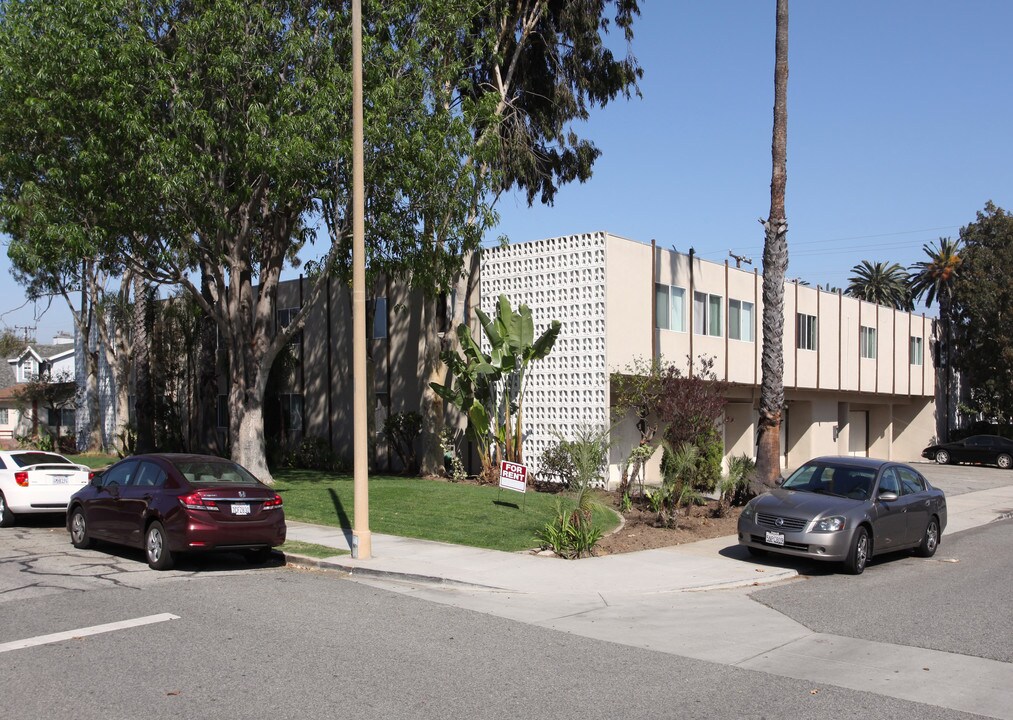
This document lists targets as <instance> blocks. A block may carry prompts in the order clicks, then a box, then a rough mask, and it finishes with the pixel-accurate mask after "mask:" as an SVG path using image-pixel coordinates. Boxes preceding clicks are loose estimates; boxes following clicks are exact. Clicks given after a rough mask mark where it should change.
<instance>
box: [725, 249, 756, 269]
mask: <svg viewBox="0 0 1013 720" xmlns="http://www.w3.org/2000/svg"><path fill="white" fill-rule="evenodd" d="M728 257H730V258H732V259H733V260H735V267H737V268H741V267H742V263H745V264H746V265H752V264H753V258H749V257H746V256H745V255H736V254H735V253H733V252H732V251H731V250H729V251H728Z"/></svg>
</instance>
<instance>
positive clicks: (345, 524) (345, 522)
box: [327, 488, 352, 546]
mask: <svg viewBox="0 0 1013 720" xmlns="http://www.w3.org/2000/svg"><path fill="white" fill-rule="evenodd" d="M327 492H328V494H329V495H330V496H331V502H332V503H334V514H335V515H337V517H338V523H339V524H340V525H341V530H342V532H344V534H345V539H346V540H348V544H349V546H351V544H352V521H351V520H350V519H349V518H348V513H347V512H345V506H344V505H342V504H341V498H339V497H338V494H337V493H336V492H334V489H333V488H332V489H329V490H328V491H327Z"/></svg>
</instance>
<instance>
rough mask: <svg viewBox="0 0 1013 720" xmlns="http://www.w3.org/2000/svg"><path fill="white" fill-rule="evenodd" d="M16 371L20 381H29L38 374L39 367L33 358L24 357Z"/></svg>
mask: <svg viewBox="0 0 1013 720" xmlns="http://www.w3.org/2000/svg"><path fill="white" fill-rule="evenodd" d="M18 373H19V375H20V377H18V380H19V381H20V382H30V381H31V380H32V379H34V378H35V377H36V376H37V375H38V374H39V367H38V365H36V364H35V358H33V357H26V358H25V359H24V360H23V361H22V362H21V365H19V366H18Z"/></svg>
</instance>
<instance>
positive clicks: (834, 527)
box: [812, 515, 847, 532]
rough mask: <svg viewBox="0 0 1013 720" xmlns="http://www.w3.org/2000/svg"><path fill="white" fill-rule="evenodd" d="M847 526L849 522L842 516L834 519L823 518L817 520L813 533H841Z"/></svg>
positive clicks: (836, 516)
mask: <svg viewBox="0 0 1013 720" xmlns="http://www.w3.org/2000/svg"><path fill="white" fill-rule="evenodd" d="M846 526H847V522H846V521H845V519H844V518H843V517H842V516H841V515H834V516H833V517H827V518H823V519H822V520H817V521H816V524H815V525H813V529H812V531H813V532H839V531H841V530H843V529H844V528H845V527H846Z"/></svg>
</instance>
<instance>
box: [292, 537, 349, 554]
mask: <svg viewBox="0 0 1013 720" xmlns="http://www.w3.org/2000/svg"><path fill="white" fill-rule="evenodd" d="M278 549H279V550H281V551H282V552H283V553H294V554H296V555H308V556H309V557H315V558H329V557H334V556H335V555H348V554H349V553H348V551H347V550H339V549H337V548H332V547H327V546H326V545H317V544H316V543H308V542H302V541H300V540H286V541H285V544H284V545H282V546H281V547H280V548H278Z"/></svg>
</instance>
